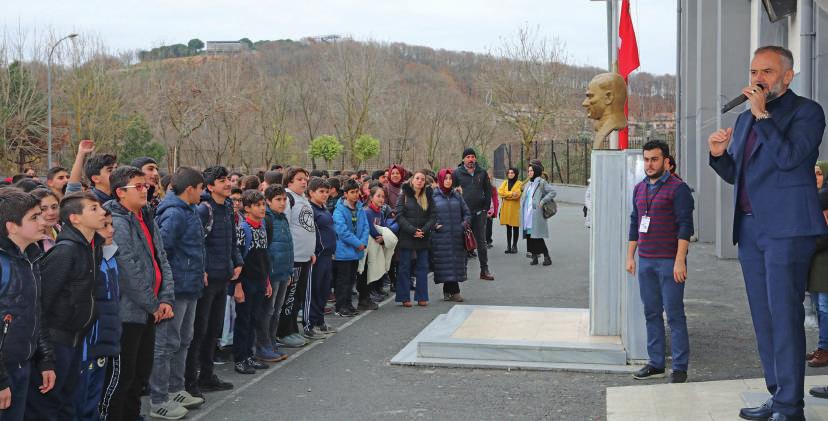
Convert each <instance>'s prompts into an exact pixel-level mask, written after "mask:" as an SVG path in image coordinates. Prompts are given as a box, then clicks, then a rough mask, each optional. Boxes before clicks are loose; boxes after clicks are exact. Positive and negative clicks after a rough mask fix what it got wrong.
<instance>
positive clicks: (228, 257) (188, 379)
mask: <svg viewBox="0 0 828 421" xmlns="http://www.w3.org/2000/svg"><path fill="white" fill-rule="evenodd" d="M202 175H203V176H204V183H205V185H206V186H207V190H206V191H205V192H204V194H203V195H202V196H201V199H202V201H201V204H200V205H199V206H198V208H197V210H198V214H199V217H201V222H202V223H203V225H204V232H205V234H206V237H205V239H204V248H205V249H206V255H207V256H210V258H209V259H207V260H206V261H205V269H206V272H207V285H206V287H205V288H204V291H203V293H202V295H201V298H199V299H198V303H197V304H196V316H195V324H194V326H193V340H192V342H190V349H189V350H188V352H187V364H186V369H185V373H184V379H185V389H186V390H187V392H189V393H190V394H191V395H193V396H196V397H203V394H202V391H205V392H213V391H219V390H229V389H232V388H233V384H231V383H228V382H225V381H222V380H221V379H219V377H218V376H217V375H215V374H214V373H213V356H214V355H215V350H216V341H215V338H216V337H218V335H219V332H220V331H221V326H222V323H223V322H224V308H225V305H226V302H227V284H228V283H229V282H230V281H231V280H235V279H238V277H239V274H240V273H241V269H242V265H243V260H242V256H241V252H240V251H239V249H238V248H237V247H236V242H237V237H236V235H237V234H236V221H235V217H234V215H233V202H232V201H231V200H230V199H229V198H230V190H231V183H230V179H229V178H228V175H229V173H228V171H227V169H226V168H224V167H220V166H215V167H210V168H207V169H206V170H204V173H203V174H202Z"/></svg>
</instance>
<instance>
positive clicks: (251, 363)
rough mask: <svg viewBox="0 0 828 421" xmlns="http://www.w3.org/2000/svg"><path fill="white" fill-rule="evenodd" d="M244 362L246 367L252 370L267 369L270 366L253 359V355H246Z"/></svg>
mask: <svg viewBox="0 0 828 421" xmlns="http://www.w3.org/2000/svg"><path fill="white" fill-rule="evenodd" d="M244 362H245V363H246V364H247V366H248V367H250V368H252V369H254V370H267V369H268V368H270V366H269V365H267V364H265V363H261V362H258V361H256V360H254V359H253V357H247V359H246V360H244Z"/></svg>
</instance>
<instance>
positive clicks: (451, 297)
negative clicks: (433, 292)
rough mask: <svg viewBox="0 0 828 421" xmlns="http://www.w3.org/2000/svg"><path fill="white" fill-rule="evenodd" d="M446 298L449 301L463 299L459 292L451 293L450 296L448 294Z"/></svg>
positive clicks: (456, 301) (460, 301)
mask: <svg viewBox="0 0 828 421" xmlns="http://www.w3.org/2000/svg"><path fill="white" fill-rule="evenodd" d="M448 300H449V301H451V302H455V303H462V302H463V301H464V300H463V296H462V295H460V293H459V292H458V293H457V294H451V296H449V299H448Z"/></svg>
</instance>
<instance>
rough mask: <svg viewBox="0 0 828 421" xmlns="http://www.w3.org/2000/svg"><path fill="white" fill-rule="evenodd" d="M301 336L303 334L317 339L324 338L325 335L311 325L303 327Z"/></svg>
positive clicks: (311, 338)
mask: <svg viewBox="0 0 828 421" xmlns="http://www.w3.org/2000/svg"><path fill="white" fill-rule="evenodd" d="M302 336H304V337H306V338H308V339H310V340H312V341H315V340H319V339H325V338H326V337H327V336H325V335H324V334H322V333H320V332H319V331H317V330H316V328H315V327H313V326H311V327H308V328H305V329H304V332H303V333H302Z"/></svg>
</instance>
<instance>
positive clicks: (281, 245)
mask: <svg viewBox="0 0 828 421" xmlns="http://www.w3.org/2000/svg"><path fill="white" fill-rule="evenodd" d="M264 196H265V201H266V202H267V209H266V217H265V221H266V222H267V230H268V236H267V237H268V244H269V245H268V248H267V251H268V255H269V257H270V286H271V288H272V289H273V294H271V295H270V298H269V299H267V300H265V301H264V311H263V312H262V319H261V320H260V321H259V325H258V326H257V328H256V354H255V358H256V359H257V360H259V361H267V362H278V361H284V360H286V359H287V358H288V355H287V354H286V353H284V352H282V350H281V349H279V342H277V340H276V337H277V336H276V330H277V328H278V327H279V314H280V311H279V310H280V309H281V308H282V304H284V302H285V295H286V293H287V288H288V284H290V282H291V275H292V274H293V237H292V236H291V234H290V223H289V222H288V220H287V217H286V216H285V208H286V207H287V193H286V192H285V188H284V187H282V185H280V184H273V185H270V186H267V188H266V189H265V192H264Z"/></svg>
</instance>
